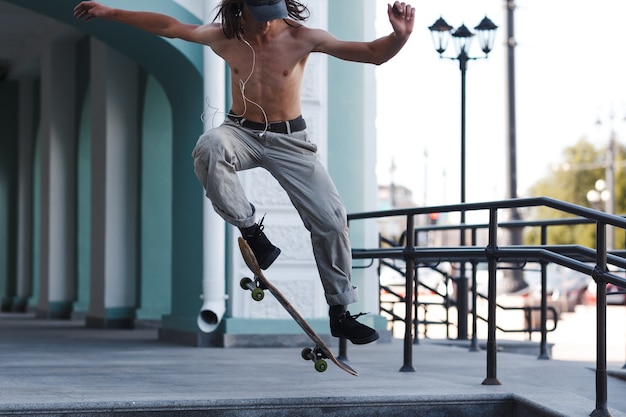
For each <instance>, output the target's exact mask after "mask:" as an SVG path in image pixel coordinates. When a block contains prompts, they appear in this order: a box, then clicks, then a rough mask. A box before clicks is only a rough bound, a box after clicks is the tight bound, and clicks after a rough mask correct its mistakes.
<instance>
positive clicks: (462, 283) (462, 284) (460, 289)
mask: <svg viewBox="0 0 626 417" xmlns="http://www.w3.org/2000/svg"><path fill="white" fill-rule="evenodd" d="M497 28H498V26H496V25H495V24H494V23H493V22H492V21H491V20H489V18H488V17H487V16H485V17H484V18H483V20H482V21H481V22H480V23H479V24H478V26H476V27H474V30H475V31H476V34H477V35H478V41H479V43H480V49H481V50H482V51H483V52H484V54H485V55H484V56H482V57H470V56H469V51H470V46H471V44H472V38H473V37H474V33H472V31H470V30H469V29H468V28H467V26H465V25H464V24H462V25H461V26H459V27H458V28H457V29H455V30H453V28H452V26H450V25H449V24H448V23H447V22H446V21H445V20H444V19H443V17H439V19H437V20H436V21H435V23H433V25H432V26H430V27H429V28H428V29H429V30H430V34H431V36H432V39H433V44H434V46H435V50H436V51H437V53H439V57H440V58H445V59H451V60H456V61H459V69H460V70H461V204H463V203H465V73H466V71H467V63H468V61H470V60H474V59H480V58H487V56H488V55H489V52H491V50H492V48H493V43H494V40H495V34H496V29H497ZM450 37H452V39H453V41H454V46H455V49H456V56H452V57H448V56H444V55H443V54H444V53H445V52H446V49H447V47H448V43H449V41H450ZM464 225H465V210H461V241H460V245H461V246H465V229H464V228H463V226H464ZM459 273H460V277H459V280H458V283H457V294H458V295H457V314H458V336H457V338H458V339H461V340H466V339H467V333H468V329H467V313H468V305H467V295H468V292H469V290H468V286H467V279H466V278H465V262H461V265H460V271H459ZM473 285H475V282H474V283H473ZM474 288H475V287H474ZM473 308H474V309H475V308H476V307H475V303H474V307H473ZM474 333H475V331H474Z"/></svg>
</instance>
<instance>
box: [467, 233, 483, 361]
mask: <svg viewBox="0 0 626 417" xmlns="http://www.w3.org/2000/svg"><path fill="white" fill-rule="evenodd" d="M476 235H477V232H476V229H475V228H474V229H472V246H473V247H476V243H477V241H478V240H477V237H476ZM476 266H477V262H476V261H472V341H471V343H470V349H469V350H470V352H480V346H478V312H477V308H478V307H477V305H476V303H477V302H478V294H477V291H476V272H477V271H476Z"/></svg>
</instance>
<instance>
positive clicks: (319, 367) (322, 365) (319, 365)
mask: <svg viewBox="0 0 626 417" xmlns="http://www.w3.org/2000/svg"><path fill="white" fill-rule="evenodd" d="M326 369H328V364H327V363H326V361H325V360H324V359H318V360H317V361H315V370H316V371H317V372H324V371H325V370H326Z"/></svg>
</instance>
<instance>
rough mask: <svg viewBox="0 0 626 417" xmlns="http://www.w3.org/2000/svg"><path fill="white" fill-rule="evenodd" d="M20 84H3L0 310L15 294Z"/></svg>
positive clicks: (0, 91)
mask: <svg viewBox="0 0 626 417" xmlns="http://www.w3.org/2000/svg"><path fill="white" fill-rule="evenodd" d="M18 92H19V89H18V83H16V82H4V83H0V309H1V310H2V311H9V310H11V308H12V302H13V298H14V297H15V284H16V283H15V270H16V250H15V243H16V236H17V228H16V223H17V222H16V217H17V210H16V207H17V163H16V161H17V143H18V140H17V139H18V124H17V120H18V113H17V108H18Z"/></svg>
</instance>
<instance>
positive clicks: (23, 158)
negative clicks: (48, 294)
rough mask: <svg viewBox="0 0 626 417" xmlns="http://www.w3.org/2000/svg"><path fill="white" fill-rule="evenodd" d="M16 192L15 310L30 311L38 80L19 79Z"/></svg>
mask: <svg viewBox="0 0 626 417" xmlns="http://www.w3.org/2000/svg"><path fill="white" fill-rule="evenodd" d="M19 83H20V93H19V145H18V158H17V161H18V168H17V176H18V184H17V186H18V190H17V219H16V222H17V242H16V251H17V266H16V280H17V284H16V296H15V299H14V300H13V310H14V311H19V312H24V311H26V310H27V309H28V304H29V300H30V297H31V296H32V295H33V273H32V259H33V250H32V249H33V157H34V145H35V127H36V120H35V117H36V112H35V105H36V100H35V94H36V91H37V90H36V88H35V81H34V80H32V79H27V78H24V79H22V80H20V82H19Z"/></svg>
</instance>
